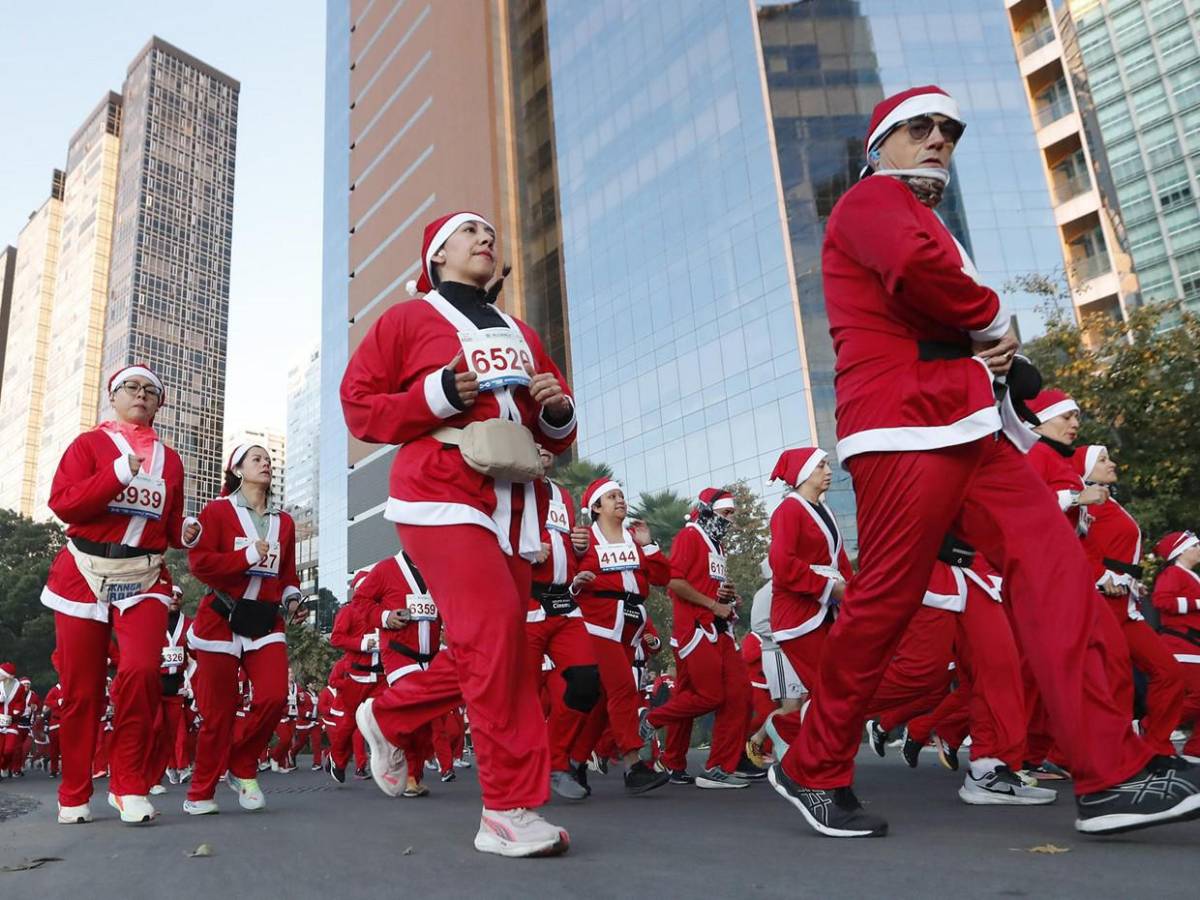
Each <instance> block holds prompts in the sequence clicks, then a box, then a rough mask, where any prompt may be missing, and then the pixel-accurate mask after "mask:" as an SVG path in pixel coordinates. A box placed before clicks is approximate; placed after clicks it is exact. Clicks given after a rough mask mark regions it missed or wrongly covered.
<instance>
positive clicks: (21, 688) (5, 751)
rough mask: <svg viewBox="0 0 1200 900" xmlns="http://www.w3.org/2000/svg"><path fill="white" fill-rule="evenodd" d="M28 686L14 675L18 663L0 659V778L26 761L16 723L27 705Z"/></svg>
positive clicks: (20, 766)
mask: <svg viewBox="0 0 1200 900" xmlns="http://www.w3.org/2000/svg"><path fill="white" fill-rule="evenodd" d="M29 699H30V698H29V690H28V688H26V687H25V685H24V684H22V683H21V679H19V678H17V667H16V666H14V665H13V664H12V663H10V662H6V663H0V779H4V778H11V777H12V776H14V775H16V774H17V773H18V772H20V771H21V769H22V767H23V765H24V762H25V753H24V749H25V736H24V735H23V734H21V730H20V728H19V727H18V726H19V723H20V720H21V718H22V717H23V716H24V715H25V711H26V708H27V707H28V705H29Z"/></svg>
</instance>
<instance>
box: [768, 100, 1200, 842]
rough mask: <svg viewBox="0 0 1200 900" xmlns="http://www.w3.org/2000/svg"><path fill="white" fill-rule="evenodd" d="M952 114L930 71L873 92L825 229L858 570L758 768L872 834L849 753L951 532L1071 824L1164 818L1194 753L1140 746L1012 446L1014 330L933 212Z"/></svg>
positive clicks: (833, 819)
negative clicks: (855, 169)
mask: <svg viewBox="0 0 1200 900" xmlns="http://www.w3.org/2000/svg"><path fill="white" fill-rule="evenodd" d="M963 129H964V125H963V117H962V114H961V112H960V111H959V109H958V105H957V104H956V103H955V102H954V100H953V98H951V97H950V96H949V95H947V94H946V92H945V91H943V90H941V89H940V88H937V87H934V86H927V87H920V88H912V89H910V90H907V91H903V92H901V93H899V94H896V95H894V96H892V97H889V98H887V99H886V100H884V101H882V102H880V103H879V104H878V105H877V106H876V108H875V111H874V112H873V114H872V116H871V121H870V125H869V127H868V134H867V140H866V142H865V147H864V149H865V151H866V154H867V159H868V169H867V170H866V171H865V172H864V177H863V178H862V179H861V180H860V181H859V182H858V184H856V185H855V186H854V187H852V188H850V190H849V191H847V192H846V194H844V195H843V196H842V198H841V199H840V200H839V201H838V203H837V205H836V206H835V208H834V210H833V213H832V214H831V216H830V218H829V222H828V225H827V228H826V233H825V242H824V246H823V249H822V265H821V268H822V277H823V280H824V296H825V306H826V311H827V313H828V317H829V326H830V333H831V335H832V337H833V343H834V351H835V353H836V357H837V362H836V380H835V389H836V393H837V429H838V447H837V456H838V458H839V459H840V460H841V461H842V464H843V465H845V466H846V467H847V468H848V469H849V471H850V475H851V478H852V479H853V483H854V492H855V497H856V500H857V504H858V535H859V551H860V552H859V570H858V572H857V573H856V574H855V577H854V580H853V582H852V583H851V584H850V585H848V587H847V589H846V594H845V597H844V598H843V600H842V605H841V611H840V615H839V617H838V620H837V622H836V623H835V624H834V626H833V628H832V629H830V632H829V634H828V635H827V636H826V638H825V645H824V647H823V650H822V656H821V664H820V669H819V674H818V681H817V684H816V686H815V688H814V694H813V699H812V701H811V704H810V706H809V709H808V713H807V715H806V716H805V720H804V726H803V728H802V729H801V730H800V734H799V737H798V740H797V741H796V742H795V743H794V744H792V746H791V749H790V750H789V754H788V760H789V761H790V762H789V768H788V771H787V772H783V771H782V770H781V769H780V768H779V766H778V765H776V766H774V767H772V769H771V778H772V783H773V784H774V785H775V786H776V789H777V790H778V791H779V792H780V793H781V794H782V795H783V796H784V797H785V798H786V799H787V800H788V801H789V802H790V803H791V804H792V805H793V806H794V807H795V808H796V809H798V810H799V811H800V812H801V814H802V815H803V817H804V820H805V822H806V823H807V824H809V825H810V826H811V827H812V828H814V829H815V830H817V831H818V832H820V833H822V834H826V835H830V836H835V837H864V836H872V835H882V834H885V833H886V830H887V823H886V821H885V820H884V819H882V818H881V817H880V816H878V815H876V814H874V813H868V812H866V811H865V810H863V808H862V806H861V804H860V803H859V802H858V800H857V798H856V797H855V795H854V792H853V790H852V789H851V784H852V782H853V778H854V757H855V754H856V753H857V751H858V747H859V743H860V740H861V738H860V734H861V728H862V726H863V721H864V713H865V710H866V705H867V704H868V703H869V702H870V699H871V696H872V694H873V693H874V691H875V687H876V685H877V684H878V683H879V680H880V678H881V676H882V674H883V672H884V669H885V668H886V666H887V662H888V658H889V657H890V655H891V651H892V648H893V647H894V646H895V644H896V642H897V640H898V639H899V637H900V635H901V633H902V632H903V630H904V627H905V625H906V623H907V622H908V620H909V619H910V618H911V617H912V615H913V613H914V612H915V611H916V609H917V608H918V607H919V606H920V605H921V600H922V597H923V596H924V594H925V589H926V586H927V585H928V584H929V576H930V573H931V571H932V569H933V565H934V562H935V560H936V558H937V553H938V548H939V547H940V545H941V543H942V538H943V536H944V535H945V534H946V533H947V532H950V531H953V532H954V533H955V534H958V535H960V536H961V537H962V538H963V539H965V540H966V541H968V542H969V543H970V544H971V545H972V546H974V547H976V548H977V549H978V550H979V551H980V552H982V553H983V554H984V556H985V557H987V558H988V559H989V560H991V561H992V562H993V563H995V564H996V566H997V567H998V568H999V569H1000V570H1001V572H1002V574H1003V576H1004V580H1005V583H1006V584H1007V585H1008V587H1009V589H1010V591H1011V596H1012V602H1013V605H1014V612H1015V619H1016V622H1017V629H1018V632H1019V634H1018V636H1019V638H1020V640H1021V644H1022V646H1023V647H1024V650H1025V653H1026V655H1027V656H1028V658H1029V661H1030V664H1031V666H1032V668H1033V671H1034V674H1035V675H1036V677H1037V680H1038V684H1039V688H1040V690H1041V694H1042V697H1043V699H1044V701H1045V703H1046V706H1047V708H1048V710H1049V713H1050V719H1051V722H1052V723H1053V727H1054V729H1055V739H1056V741H1057V742H1058V745H1059V747H1060V748H1061V749H1062V750H1063V752H1064V754H1065V756H1066V757H1067V760H1068V762H1069V763H1070V765H1071V769H1072V774H1073V775H1074V776H1075V788H1076V791H1077V798H1078V802H1077V811H1078V817H1077V819H1076V827H1077V828H1078V829H1079V830H1081V831H1085V832H1092V833H1095V832H1106V831H1115V830H1126V829H1129V828H1137V827H1144V826H1149V825H1157V824H1160V823H1163V822H1167V821H1177V820H1179V819H1182V818H1186V817H1188V816H1189V815H1190V814H1191V813H1192V812H1193V811H1195V810H1197V809H1200V772H1197V771H1196V770H1194V769H1192V768H1191V767H1190V766H1188V765H1186V764H1184V763H1181V762H1179V761H1177V760H1172V759H1168V758H1166V757H1157V756H1155V754H1154V753H1153V751H1152V750H1151V749H1150V748H1149V747H1147V746H1146V745H1145V744H1144V743H1143V742H1142V741H1141V740H1140V739H1139V738H1138V737H1137V736H1136V735H1135V734H1133V733H1132V730H1131V729H1130V727H1129V716H1128V711H1127V710H1124V709H1122V708H1121V707H1120V706H1119V705H1117V704H1116V703H1114V701H1113V697H1112V694H1111V691H1110V690H1109V689H1108V686H1107V683H1106V676H1105V674H1104V659H1105V654H1106V651H1107V650H1108V647H1107V645H1106V644H1105V643H1104V642H1103V641H1102V640H1098V639H1097V637H1098V635H1097V632H1098V631H1099V629H1101V628H1103V627H1104V625H1105V623H1107V624H1109V625H1111V615H1109V613H1108V611H1107V610H1104V609H1102V608H1101V606H1100V605H1099V604H1098V603H1096V602H1094V601H1095V589H1094V587H1093V585H1092V578H1091V571H1090V567H1089V566H1088V563H1087V558H1086V557H1085V556H1084V553H1083V549H1082V547H1081V546H1080V545H1079V541H1078V540H1077V539H1076V538H1075V536H1074V535H1073V534H1072V531H1071V527H1070V525H1069V523H1068V522H1067V521H1066V519H1065V518H1064V517H1063V515H1062V513H1061V512H1060V511H1059V509H1058V508H1057V504H1056V503H1055V502H1054V497H1053V495H1052V494H1051V493H1050V492H1049V491H1048V490H1047V488H1046V486H1045V485H1044V484H1041V483H1039V482H1038V479H1037V478H1036V477H1035V476H1034V475H1033V474H1032V473H1031V471H1030V469H1029V465H1028V463H1027V462H1026V461H1025V459H1024V458H1023V457H1022V455H1021V449H1027V448H1028V446H1029V444H1030V443H1031V441H1030V438H1031V435H1030V434H1029V433H1028V429H1025V428H1024V426H1023V425H1022V424H1021V422H1020V420H1019V418H1018V416H1017V413H1016V411H1015V408H1014V407H1015V400H1020V399H1024V398H1025V397H1026V396H1028V395H1029V393H1030V391H1029V390H1028V383H1027V381H1026V379H1024V378H1023V377H1022V373H1021V370H1022V369H1024V368H1025V366H1024V365H1022V366H1018V367H1017V371H1015V372H1014V371H1013V359H1014V355H1015V352H1016V350H1017V347H1018V340H1017V338H1016V333H1015V331H1014V330H1013V328H1012V326H1011V324H1010V317H1009V314H1008V313H1007V312H1006V311H1005V310H1004V309H1003V307H1002V305H1001V303H1000V298H999V297H998V296H997V295H996V293H995V292H994V291H992V290H990V289H989V288H987V287H985V286H984V285H982V284H980V283H979V280H978V275H977V271H976V269H975V267H974V265H973V264H972V263H971V260H970V259H969V257H968V255H967V253H966V251H965V250H964V249H963V248H962V247H961V246H960V245H959V244H958V243H957V242H956V241H955V239H954V237H953V236H952V235H951V234H950V232H949V230H948V229H947V228H946V226H945V225H944V224H943V223H942V221H941V220H940V219H939V218H938V217H937V215H936V214H935V213H934V211H933V210H934V207H936V206H937V205H938V203H939V202H940V200H941V197H942V193H943V191H944V189H945V186H946V184H947V182H948V181H949V178H950V172H949V169H950V157H951V154H952V153H953V150H954V148H955V146H956V145H957V143H958V141H959V140H960V138H961V137H962V134H963ZM997 379H1003V381H1004V383H1003V384H1002V385H998V384H997ZM998 387H999V388H1000V390H999V394H1000V396H1001V398H1002V400H1001V402H1000V403H999V404H998V403H997V388H998ZM1014 397H1015V400H1014ZM1010 401H1011V402H1010ZM1001 430H1003V431H1004V433H1005V438H999V437H998V436H997V433H998V432H1000V431H1001ZM1006 438H1007V439H1006ZM1013 442H1016V443H1017V444H1018V445H1019V446H1014V443H1013ZM1101 614H1103V616H1104V620H1101V618H1100V616H1101ZM793 755H795V760H794V761H791V759H792V756H793ZM1164 777H1171V778H1173V779H1176V780H1177V781H1178V783H1179V784H1180V790H1179V791H1178V792H1176V793H1173V794H1172V795H1171V796H1170V797H1164V796H1162V793H1161V792H1157V791H1156V792H1151V791H1148V790H1147V791H1143V790H1141V789H1140V788H1139V787H1138V786H1139V785H1150V784H1152V783H1155V782H1157V781H1159V780H1161V779H1162V778H1164Z"/></svg>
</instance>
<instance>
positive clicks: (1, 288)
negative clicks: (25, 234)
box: [0, 247, 17, 393]
mask: <svg viewBox="0 0 1200 900" xmlns="http://www.w3.org/2000/svg"><path fill="white" fill-rule="evenodd" d="M16 272H17V248H16V247H5V248H4V249H3V250H0V393H3V391H4V354H5V353H6V352H7V350H8V316H9V313H10V312H12V288H13V276H14V275H16Z"/></svg>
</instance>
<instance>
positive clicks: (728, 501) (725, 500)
mask: <svg viewBox="0 0 1200 900" xmlns="http://www.w3.org/2000/svg"><path fill="white" fill-rule="evenodd" d="M712 507H713V510H714V511H716V510H718V509H735V508H736V507H737V503H735V502H734V499H733V498H732V497H722V498H721V499H720V500H718V501H717V502H716V503H714V504H713V505H712Z"/></svg>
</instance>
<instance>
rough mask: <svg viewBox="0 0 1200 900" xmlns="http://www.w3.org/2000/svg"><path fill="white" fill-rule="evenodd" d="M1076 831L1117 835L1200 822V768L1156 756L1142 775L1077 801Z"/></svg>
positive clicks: (1137, 774)
mask: <svg viewBox="0 0 1200 900" xmlns="http://www.w3.org/2000/svg"><path fill="white" fill-rule="evenodd" d="M1075 808H1076V811H1077V817H1076V819H1075V830H1076V831H1082V832H1083V833H1084V834H1118V833H1120V832H1123V831H1136V830H1137V829H1140V828H1150V827H1153V826H1155V825H1165V824H1167V823H1169V822H1188V821H1191V820H1192V819H1197V818H1200V767H1197V766H1193V765H1192V764H1191V763H1189V762H1186V761H1185V760H1183V759H1180V758H1179V757H1178V756H1156V757H1154V758H1153V759H1151V760H1150V762H1148V763H1147V764H1146V766H1145V768H1143V769H1142V770H1141V771H1140V772H1137V773H1136V774H1134V775H1133V776H1132V777H1131V778H1129V779H1128V780H1126V781H1123V782H1121V783H1120V784H1114V785H1113V786H1112V787H1110V788H1107V789H1106V790H1103V791H1095V792H1093V793H1091V794H1081V795H1079V796H1077V797H1076V798H1075Z"/></svg>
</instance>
